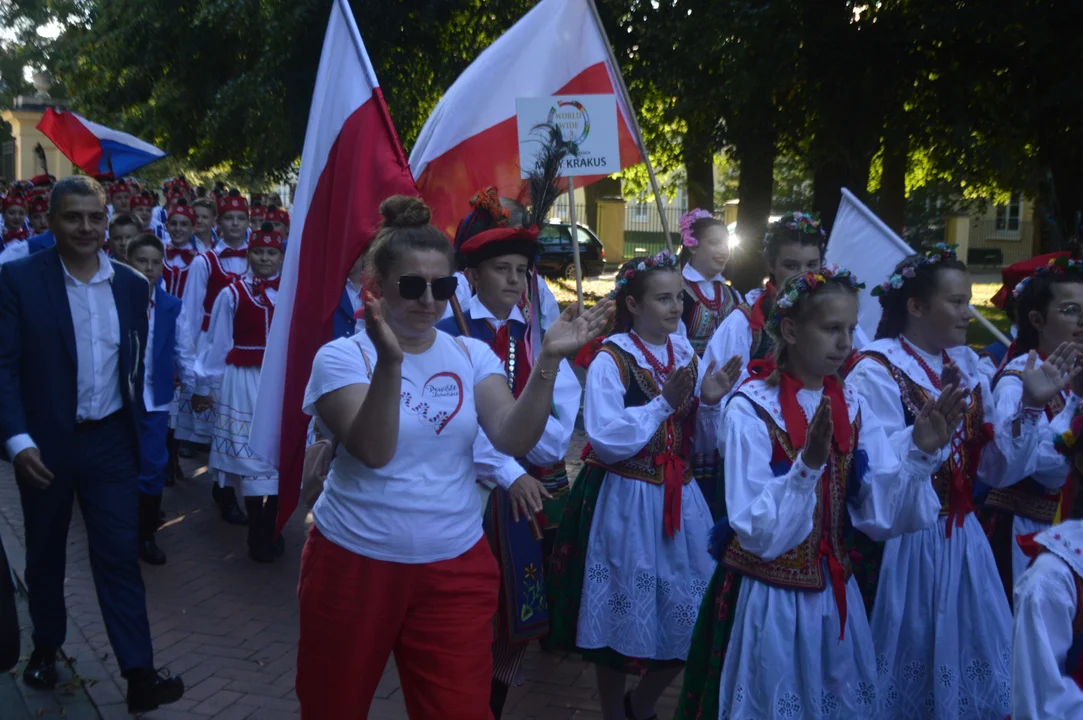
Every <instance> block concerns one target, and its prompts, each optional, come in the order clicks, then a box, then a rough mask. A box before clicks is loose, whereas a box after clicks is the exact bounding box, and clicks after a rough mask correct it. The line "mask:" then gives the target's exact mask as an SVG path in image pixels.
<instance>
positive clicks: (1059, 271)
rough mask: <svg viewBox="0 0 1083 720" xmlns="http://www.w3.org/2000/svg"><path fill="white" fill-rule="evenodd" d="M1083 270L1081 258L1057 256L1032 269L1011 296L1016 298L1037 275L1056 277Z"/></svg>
mask: <svg viewBox="0 0 1083 720" xmlns="http://www.w3.org/2000/svg"><path fill="white" fill-rule="evenodd" d="M1081 270H1083V260H1071V259H1069V258H1067V257H1057V258H1053V259H1052V260H1050V261H1049V264H1048V265H1043V266H1042V267H1040V268H1038V269H1037V270H1035V271H1034V274H1033V275H1031V276H1029V277H1025V278H1023V279H1022V280H1020V281H1019V284H1018V285H1016V286H1015V289H1014V290H1012V297H1014V298H1017V297H1019V296H1020V295H1022V294H1023V291H1024V290H1026V288H1027V285H1029V284H1030V281H1031V280H1033V279H1034V278H1039V277H1057V276H1062V275H1067V274H1068V273H1069V272H1079V271H1081Z"/></svg>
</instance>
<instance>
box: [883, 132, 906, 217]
mask: <svg viewBox="0 0 1083 720" xmlns="http://www.w3.org/2000/svg"><path fill="white" fill-rule="evenodd" d="M909 156H910V143H909V138H908V137H907V136H906V133H904V132H903V133H900V132H892V131H891V128H888V132H887V134H886V135H885V137H884V162H883V173H882V175H881V178H880V193H879V197H878V200H879V208H878V210H879V212H880V219H881V220H883V221H884V222H885V223H886V224H887V226H888V227H889V228H891V229H892V230H894V231H895V232H897V233H898V234H899V235H900V236H902V234H903V228H904V227H905V226H906V167H907V162H908V160H909Z"/></svg>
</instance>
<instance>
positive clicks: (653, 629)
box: [576, 473, 715, 660]
mask: <svg viewBox="0 0 1083 720" xmlns="http://www.w3.org/2000/svg"><path fill="white" fill-rule="evenodd" d="M664 498H665V488H664V487H663V486H661V485H652V484H650V483H646V482H643V481H642V480H633V479H629V478H623V477H621V476H620V475H615V474H613V473H609V474H607V475H606V476H605V480H604V481H603V483H602V489H601V491H600V492H599V495H598V505H597V508H596V509H595V513H594V520H593V523H592V525H591V529H590V539H589V541H588V543H587V557H586V572H585V575H584V578H583V598H582V603H581V605H580V608H579V629H578V633H577V637H576V644H577V645H578V646H579V647H581V648H584V649H591V650H594V649H600V648H605V647H609V648H612V649H613V650H616V651H617V652H619V653H621V654H622V655H624V656H626V657H634V658H648V659H652V660H685V659H687V657H688V646H689V645H690V644H691V641H692V628H693V627H694V626H695V624H696V616H697V615H698V613H699V605H700V601H701V600H702V599H703V595H704V593H705V592H706V591H707V585H708V583H710V580H711V575H712V573H714V567H715V562H714V559H713V558H712V557H711V556H710V554H709V553H708V552H707V542H708V538H709V536H710V533H711V527H712V522H711V511H710V509H709V508H708V507H707V502H706V501H705V500H704V499H703V495H702V493H700V490H699V486H698V485H697V484H696V483H695V482H691V483H689V484H688V485H685V486H684V489H683V493H682V495H681V529H680V530H679V531H677V533H676V534H675V536H674V537H673V538H668V537H666V536H665V535H664V533H663V532H662V510H663V505H664Z"/></svg>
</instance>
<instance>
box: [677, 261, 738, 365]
mask: <svg viewBox="0 0 1083 720" xmlns="http://www.w3.org/2000/svg"><path fill="white" fill-rule="evenodd" d="M681 275H682V277H684V310H683V312H682V313H681V321H682V322H683V323H684V327H685V332H686V337H687V338H688V342H689V343H691V344H692V348H693V349H694V350H695V351H696V355H698V356H699V357H700V358H702V357H703V353H704V352H705V351H706V350H707V344H708V343H709V342H710V341H711V338H713V337H714V334H715V331H716V330H718V327H719V326H720V325H721V324H722V321H723V320H725V319H726V318H727V317H729V314H730V313H731V312H733V311H734V310H736V309H737V306H738V305H741V304H742V302H743V300H742V298H741V293H739V292H737V290H735V289H734V288H733V287H732V286H731V285H729V283H727V282H726V278H724V277H723V276H722V273H718V274H716V275H715V276H714V277H711V278H705V277H703V275H702V274H701V273H700V271H699V270H696V269H695V268H694V267H692V264H691V263H688V264H686V265H685V266H684V268H683V269H682V270H681Z"/></svg>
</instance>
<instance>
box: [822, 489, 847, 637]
mask: <svg viewBox="0 0 1083 720" xmlns="http://www.w3.org/2000/svg"><path fill="white" fill-rule="evenodd" d="M824 475H825V483H824V485H825V487H824V493H823V495H824V498H823V501H822V502H825V503H826V502H827V498H828V494H827V488H826V485H827V483H826V475H827V473H825V474H824ZM824 515H825V516H826V515H827V512H826V511H825V512H824ZM825 520H826V517H825ZM827 531H828V528H827V526H826V523H825V526H824V534H823V535H821V536H820V557H822V558H827V571H828V572H829V573H830V575H831V594H832V595H834V596H835V607H836V608H838V611H839V641H840V642H841V641H842V640H843V639H844V638H845V637H846V571H845V570H844V569H843V567H842V563H841V562H839V559H838V558H837V557H835V553H834V551H833V550H832V549H831V543H830V542H828V540H827Z"/></svg>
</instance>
